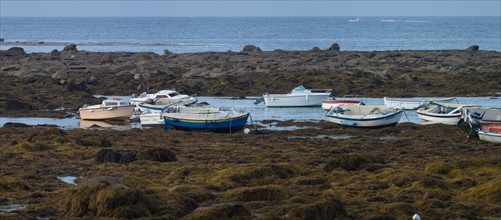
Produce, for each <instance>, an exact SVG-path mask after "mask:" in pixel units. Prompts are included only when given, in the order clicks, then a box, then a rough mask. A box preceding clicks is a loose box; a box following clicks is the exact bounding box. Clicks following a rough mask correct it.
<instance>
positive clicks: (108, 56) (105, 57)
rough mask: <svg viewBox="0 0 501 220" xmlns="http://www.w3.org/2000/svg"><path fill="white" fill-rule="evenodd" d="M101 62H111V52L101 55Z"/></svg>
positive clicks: (104, 63)
mask: <svg viewBox="0 0 501 220" xmlns="http://www.w3.org/2000/svg"><path fill="white" fill-rule="evenodd" d="M101 64H103V65H106V64H113V58H112V57H111V54H109V53H107V54H105V55H103V57H101Z"/></svg>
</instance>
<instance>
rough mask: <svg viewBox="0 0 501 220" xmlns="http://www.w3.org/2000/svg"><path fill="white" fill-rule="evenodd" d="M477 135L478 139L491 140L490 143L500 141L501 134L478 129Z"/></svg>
mask: <svg viewBox="0 0 501 220" xmlns="http://www.w3.org/2000/svg"><path fill="white" fill-rule="evenodd" d="M478 137H479V139H480V140H483V141H487V142H492V143H501V134H498V133H494V132H485V131H482V130H480V131H478Z"/></svg>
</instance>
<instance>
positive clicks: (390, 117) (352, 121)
mask: <svg viewBox="0 0 501 220" xmlns="http://www.w3.org/2000/svg"><path fill="white" fill-rule="evenodd" d="M403 112H404V109H401V108H388V107H386V106H384V105H340V106H337V107H335V108H332V109H331V110H330V111H329V112H328V113H327V115H326V116H325V118H324V119H325V120H327V121H330V122H333V123H336V124H339V125H344V126H350V127H360V128H377V127H386V126H395V125H397V124H398V122H399V121H400V118H401V117H402V114H403Z"/></svg>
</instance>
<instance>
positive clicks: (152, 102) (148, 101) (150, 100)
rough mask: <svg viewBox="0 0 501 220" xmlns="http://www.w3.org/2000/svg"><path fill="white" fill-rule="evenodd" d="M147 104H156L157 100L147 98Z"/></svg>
mask: <svg viewBox="0 0 501 220" xmlns="http://www.w3.org/2000/svg"><path fill="white" fill-rule="evenodd" d="M146 104H150V105H153V104H155V101H154V100H153V99H147V100H146Z"/></svg>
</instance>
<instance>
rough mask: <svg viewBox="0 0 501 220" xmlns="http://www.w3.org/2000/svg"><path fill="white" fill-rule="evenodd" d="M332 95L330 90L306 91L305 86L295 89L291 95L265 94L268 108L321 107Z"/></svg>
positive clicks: (264, 98) (264, 97)
mask: <svg viewBox="0 0 501 220" xmlns="http://www.w3.org/2000/svg"><path fill="white" fill-rule="evenodd" d="M330 95H331V90H330V89H305V88H304V86H298V87H296V88H294V89H293V90H292V91H291V92H290V93H289V94H264V95H263V100H264V104H265V105H266V107H312V106H321V105H322V100H326V99H328V98H329V96H330Z"/></svg>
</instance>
